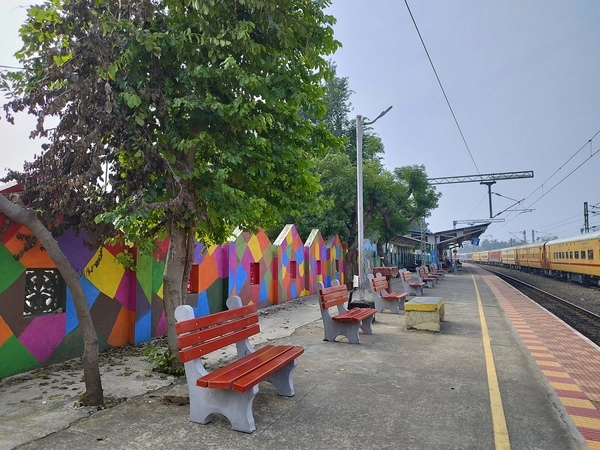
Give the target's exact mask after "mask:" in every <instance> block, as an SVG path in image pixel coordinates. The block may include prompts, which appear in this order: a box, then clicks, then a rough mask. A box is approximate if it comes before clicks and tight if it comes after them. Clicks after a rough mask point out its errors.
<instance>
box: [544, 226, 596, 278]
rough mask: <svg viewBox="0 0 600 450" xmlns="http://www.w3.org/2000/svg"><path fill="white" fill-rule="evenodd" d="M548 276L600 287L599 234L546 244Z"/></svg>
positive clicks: (588, 234) (583, 235)
mask: <svg viewBox="0 0 600 450" xmlns="http://www.w3.org/2000/svg"><path fill="white" fill-rule="evenodd" d="M546 258H547V260H548V268H547V270H546V271H547V272H548V274H549V275H553V276H558V277H561V278H566V279H569V280H573V281H578V282H580V283H591V284H596V285H600V232H595V233H586V234H582V235H580V236H576V237H572V238H564V239H555V240H552V241H548V242H547V243H546Z"/></svg>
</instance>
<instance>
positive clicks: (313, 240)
mask: <svg viewBox="0 0 600 450" xmlns="http://www.w3.org/2000/svg"><path fill="white" fill-rule="evenodd" d="M304 264H305V266H306V269H305V273H306V276H305V281H306V290H307V291H308V293H309V295H310V294H316V293H317V289H316V288H315V284H316V283H317V281H320V282H321V283H323V284H324V286H325V287H329V286H330V285H329V284H325V281H324V280H325V276H324V273H325V272H326V271H324V270H323V269H324V267H326V264H327V247H325V240H324V239H323V236H322V235H321V232H320V231H319V230H318V229H316V228H315V229H314V230H312V231H311V232H310V235H309V236H308V238H307V239H306V243H305V244H304Z"/></svg>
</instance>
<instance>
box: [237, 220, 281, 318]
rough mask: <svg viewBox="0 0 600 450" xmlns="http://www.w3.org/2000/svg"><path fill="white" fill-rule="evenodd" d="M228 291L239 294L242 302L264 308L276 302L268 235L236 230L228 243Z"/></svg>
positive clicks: (262, 232)
mask: <svg viewBox="0 0 600 450" xmlns="http://www.w3.org/2000/svg"><path fill="white" fill-rule="evenodd" d="M228 262H229V295H238V296H239V297H240V298H241V299H242V303H243V304H244V305H248V304H258V307H259V308H264V307H267V306H270V305H272V304H274V303H275V299H276V297H277V294H276V292H275V291H276V283H275V280H276V275H275V274H274V267H273V250H272V244H271V241H270V239H269V237H268V236H267V235H266V233H265V232H264V231H262V230H259V231H258V232H257V233H256V234H250V233H247V232H241V231H236V233H235V235H234V237H233V238H232V240H231V242H230V244H229V261H228Z"/></svg>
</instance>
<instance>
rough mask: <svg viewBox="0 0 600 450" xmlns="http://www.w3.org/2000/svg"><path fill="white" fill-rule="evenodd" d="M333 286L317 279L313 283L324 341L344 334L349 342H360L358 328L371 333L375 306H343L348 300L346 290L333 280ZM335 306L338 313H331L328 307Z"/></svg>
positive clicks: (332, 339) (333, 339)
mask: <svg viewBox="0 0 600 450" xmlns="http://www.w3.org/2000/svg"><path fill="white" fill-rule="evenodd" d="M333 283H335V285H334V286H331V287H328V288H326V287H325V286H324V285H323V283H321V282H320V281H318V282H317V283H316V284H315V287H316V289H317V292H318V293H319V307H320V308H321V318H322V319H323V328H324V330H325V339H324V340H325V341H331V342H333V341H335V338H337V337H338V336H346V338H348V341H350V343H351V344H360V339H359V337H358V330H359V329H360V330H362V331H363V333H365V334H373V331H372V330H371V323H372V322H373V319H374V318H375V313H376V312H377V310H376V309H375V308H352V309H350V310H349V309H347V308H346V306H344V304H345V303H347V302H348V290H347V289H346V286H345V285H340V284H339V282H338V281H337V280H334V281H333ZM333 307H337V312H338V314H333V315H332V314H331V311H330V310H329V308H333Z"/></svg>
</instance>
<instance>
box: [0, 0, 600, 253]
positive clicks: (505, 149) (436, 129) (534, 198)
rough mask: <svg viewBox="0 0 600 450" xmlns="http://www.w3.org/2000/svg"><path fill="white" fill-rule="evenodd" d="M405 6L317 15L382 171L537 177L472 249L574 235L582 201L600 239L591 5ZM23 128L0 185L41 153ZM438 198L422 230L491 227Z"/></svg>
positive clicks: (12, 44) (384, 4) (452, 199)
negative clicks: (381, 150) (330, 30)
mask: <svg viewBox="0 0 600 450" xmlns="http://www.w3.org/2000/svg"><path fill="white" fill-rule="evenodd" d="M407 1H408V8H407V5H406V3H405V2H404V1H403V0H372V1H369V2H365V1H364V0H360V1H359V0H333V3H332V5H331V6H330V7H329V8H328V10H327V12H328V13H329V14H331V15H333V16H335V18H336V20H337V23H336V25H335V26H334V30H335V36H336V38H337V40H339V41H340V42H341V43H342V47H341V48H340V49H339V50H338V51H337V52H336V53H335V54H334V55H332V57H331V58H332V60H333V61H334V62H335V64H336V65H337V75H338V76H339V77H346V78H347V79H348V83H349V86H350V89H351V90H352V91H353V94H352V96H351V99H350V101H351V103H352V112H351V115H352V117H353V118H354V117H356V116H357V115H361V116H364V117H366V118H370V119H374V118H375V117H377V115H379V113H380V112H382V111H383V110H385V109H387V108H388V107H389V106H392V107H393V108H392V109H391V110H390V111H389V112H388V113H387V114H386V115H385V116H384V117H382V118H381V119H379V120H378V121H377V122H376V123H375V124H373V125H372V129H373V131H374V132H375V133H377V134H378V135H379V136H380V137H381V139H382V141H383V144H384V146H385V155H384V156H383V162H384V165H385V167H386V168H387V169H388V170H393V169H394V168H396V167H402V166H407V165H423V166H424V167H425V170H426V172H427V176H428V177H430V178H441V177H460V176H467V175H481V174H499V173H506V172H525V171H533V173H534V177H533V178H527V179H517V180H502V181H498V182H497V183H496V184H494V185H492V215H494V216H496V217H495V220H500V219H504V221H503V222H500V221H498V222H493V223H492V224H491V225H490V226H489V227H488V229H487V231H486V233H484V234H483V235H482V236H481V237H482V239H489V240H498V241H508V240H510V239H511V238H513V239H522V238H523V232H524V231H525V235H526V238H527V241H528V242H531V238H532V232H533V235H534V236H535V237H537V238H543V237H546V236H557V237H568V236H574V235H578V234H579V233H580V230H581V228H582V227H583V224H584V202H588V205H589V209H590V215H589V225H590V226H591V227H592V226H598V227H599V228H598V229H600V134H598V133H599V132H600V51H599V49H600V26H598V24H600V2H599V1H598V0H569V1H564V0H527V1H523V0H495V1H494V0H488V1H474V0H437V1H433V0H419V1H415V0H407ZM26 4H29V2H28V1H27V0H2V1H1V2H0V42H2V45H1V47H0V65H15V64H16V61H15V60H14V58H13V57H12V55H13V54H14V52H15V51H17V50H18V49H19V48H20V39H19V36H18V27H19V25H20V24H21V23H22V22H23V20H24V18H25V11H24V9H23V8H20V7H19V6H20V5H26ZM409 8H410V12H411V13H412V18H411V14H410V13H409ZM413 18H414V23H413ZM415 23H416V27H415ZM417 29H418V32H417ZM419 33H420V36H421V38H422V40H423V42H424V44H425V48H426V49H427V52H426V51H425V48H424V46H423V43H422V42H421V39H420V37H419ZM428 54H429V58H430V59H431V62H432V63H433V67H434V68H435V71H434V69H433V68H432V64H431V63H430V60H429V58H428ZM436 73H437V77H436ZM438 78H439V82H438ZM440 83H441V86H442V87H443V90H442V88H441V87H440ZM444 93H445V94H444ZM446 99H447V100H446ZM32 128H33V121H32V120H31V119H30V118H28V117H27V116H26V115H22V114H21V115H18V116H17V125H16V126H12V125H9V124H7V122H6V120H4V117H3V118H2V119H1V120H0V175H1V174H4V173H5V168H6V167H10V168H15V169H20V168H21V167H22V163H23V161H24V160H26V159H31V158H32V155H33V154H35V153H36V152H39V150H38V149H39V143H35V142H32V141H30V140H29V139H28V134H29V130H31V129H32ZM592 138H593V139H592ZM435 187H436V189H437V190H438V191H439V192H440V193H441V194H442V197H441V199H440V201H439V207H438V208H437V209H435V210H434V211H433V212H432V215H431V216H430V217H428V218H427V222H428V225H429V229H430V230H431V231H434V232H435V231H443V230H449V229H452V228H455V227H456V228H460V227H464V226H468V225H469V224H470V223H479V222H478V221H480V220H484V219H488V218H489V217H490V210H489V200H488V187H487V186H484V185H480V184H479V183H478V182H471V183H461V184H444V185H437V186H435ZM520 200H523V201H522V202H521V203H517V202H518V201H520ZM594 205H597V207H596V208H595V209H594V208H592V206H594ZM505 210H506V211H505ZM503 211H504V212H503ZM593 211H597V212H598V214H592V212H593ZM455 222H456V223H455Z"/></svg>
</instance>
